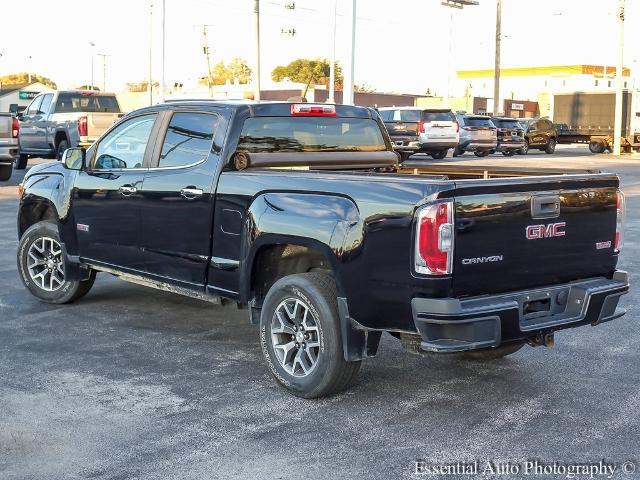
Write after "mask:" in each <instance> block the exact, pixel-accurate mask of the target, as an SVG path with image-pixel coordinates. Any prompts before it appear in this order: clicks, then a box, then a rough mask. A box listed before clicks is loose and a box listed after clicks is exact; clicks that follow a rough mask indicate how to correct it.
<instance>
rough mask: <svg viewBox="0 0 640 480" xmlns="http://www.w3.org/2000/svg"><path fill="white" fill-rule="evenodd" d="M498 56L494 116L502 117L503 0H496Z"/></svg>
mask: <svg viewBox="0 0 640 480" xmlns="http://www.w3.org/2000/svg"><path fill="white" fill-rule="evenodd" d="M496 1H497V7H496V56H495V64H494V67H493V114H494V115H500V114H501V113H502V106H501V105H500V36H501V34H502V0H496Z"/></svg>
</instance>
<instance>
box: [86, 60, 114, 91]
mask: <svg viewBox="0 0 640 480" xmlns="http://www.w3.org/2000/svg"><path fill="white" fill-rule="evenodd" d="M98 56H99V57H102V91H103V92H106V91H107V57H110V56H111V55H107V54H106V53H99V54H98ZM91 89H92V90H93V85H91Z"/></svg>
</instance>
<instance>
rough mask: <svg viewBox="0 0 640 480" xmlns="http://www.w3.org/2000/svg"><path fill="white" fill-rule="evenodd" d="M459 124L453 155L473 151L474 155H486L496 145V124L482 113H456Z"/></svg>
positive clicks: (494, 148)
mask: <svg viewBox="0 0 640 480" xmlns="http://www.w3.org/2000/svg"><path fill="white" fill-rule="evenodd" d="M456 117H457V119H458V123H459V124H460V143H459V144H458V146H457V147H456V148H455V150H454V151H453V156H454V157H455V156H458V155H462V154H464V152H473V153H474V154H475V156H476V157H486V156H487V155H489V154H490V153H491V152H495V150H496V148H497V146H498V136H497V129H496V126H495V125H494V124H493V122H492V121H491V118H489V117H486V116H483V115H462V114H456Z"/></svg>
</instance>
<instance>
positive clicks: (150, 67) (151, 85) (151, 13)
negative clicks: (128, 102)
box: [148, 2, 153, 105]
mask: <svg viewBox="0 0 640 480" xmlns="http://www.w3.org/2000/svg"><path fill="white" fill-rule="evenodd" d="M148 86H149V105H153V2H149V83H148Z"/></svg>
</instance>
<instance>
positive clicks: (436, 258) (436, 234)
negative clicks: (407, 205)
mask: <svg viewBox="0 0 640 480" xmlns="http://www.w3.org/2000/svg"><path fill="white" fill-rule="evenodd" d="M452 268H453V202H438V203H434V204H432V205H427V206H426V207H423V208H422V209H421V210H420V211H419V212H418V226H417V231H416V255H415V269H416V272H418V273H426V274H429V275H446V274H449V273H451V271H452Z"/></svg>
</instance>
